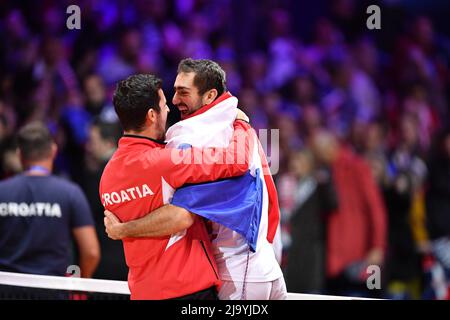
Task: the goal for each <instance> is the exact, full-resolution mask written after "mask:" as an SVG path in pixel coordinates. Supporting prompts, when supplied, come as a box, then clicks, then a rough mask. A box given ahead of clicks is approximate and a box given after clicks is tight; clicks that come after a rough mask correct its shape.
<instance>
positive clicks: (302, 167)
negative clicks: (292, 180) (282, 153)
mask: <svg viewBox="0 0 450 320" xmlns="http://www.w3.org/2000/svg"><path fill="white" fill-rule="evenodd" d="M289 169H290V171H291V172H292V174H294V175H295V176H296V177H297V178H302V177H305V176H307V175H309V174H311V172H312V169H313V159H312V155H311V154H310V153H309V152H308V151H301V152H296V153H293V154H292V156H291V160H290V162H289Z"/></svg>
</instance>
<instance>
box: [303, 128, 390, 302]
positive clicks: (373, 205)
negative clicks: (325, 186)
mask: <svg viewBox="0 0 450 320" xmlns="http://www.w3.org/2000/svg"><path fill="white" fill-rule="evenodd" d="M310 144H311V147H312V150H313V152H314V154H315V156H316V157H317V159H318V160H319V161H320V162H321V163H323V164H324V165H327V166H329V167H330V169H331V177H332V181H333V184H334V187H335V188H336V193H337V203H338V207H337V210H335V211H334V212H332V213H330V215H329V217H328V221H327V222H328V227H327V243H328V245H327V276H328V280H329V282H328V290H329V293H331V294H338V295H352V294H364V295H369V291H368V289H367V287H366V282H365V280H366V279H365V278H360V277H361V276H367V274H366V273H365V271H366V267H367V266H369V265H377V266H379V267H381V266H382V264H383V260H384V253H385V248H386V213H385V209H384V204H383V202H382V199H381V196H380V193H379V190H378V188H377V186H376V184H375V181H374V179H373V176H372V173H371V170H370V167H369V166H368V165H367V164H366V163H365V161H364V160H363V159H361V158H360V157H359V156H357V155H356V154H354V153H353V152H352V151H351V150H350V149H349V148H348V147H345V146H341V145H339V143H338V142H337V139H336V138H335V137H334V136H333V135H332V134H330V133H329V132H326V131H324V130H322V131H318V132H315V133H314V135H313V136H312V137H311V139H310Z"/></svg>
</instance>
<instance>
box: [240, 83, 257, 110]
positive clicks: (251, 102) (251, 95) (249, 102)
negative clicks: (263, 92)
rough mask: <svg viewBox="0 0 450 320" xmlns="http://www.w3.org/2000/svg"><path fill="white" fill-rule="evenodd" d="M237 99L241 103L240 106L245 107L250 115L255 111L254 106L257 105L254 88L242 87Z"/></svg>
mask: <svg viewBox="0 0 450 320" xmlns="http://www.w3.org/2000/svg"><path fill="white" fill-rule="evenodd" d="M239 101H240V102H241V103H242V108H245V111H246V112H248V113H249V114H250V115H251V114H253V113H254V112H256V108H257V107H258V97H257V95H256V92H255V90H253V89H249V88H247V89H243V90H242V91H241V94H240V98H239Z"/></svg>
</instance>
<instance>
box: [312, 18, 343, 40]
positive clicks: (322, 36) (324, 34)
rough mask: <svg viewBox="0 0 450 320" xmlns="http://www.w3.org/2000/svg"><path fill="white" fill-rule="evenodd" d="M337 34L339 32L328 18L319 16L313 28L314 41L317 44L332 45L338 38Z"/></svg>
mask: <svg viewBox="0 0 450 320" xmlns="http://www.w3.org/2000/svg"><path fill="white" fill-rule="evenodd" d="M339 36H340V35H339V32H338V31H337V30H336V28H335V27H334V26H333V25H332V24H331V22H330V21H329V20H327V19H325V18H321V19H319V20H318V21H317V24H316V29H315V41H316V43H317V44H320V45H322V46H330V45H333V44H335V43H336V42H337V41H338V40H339Z"/></svg>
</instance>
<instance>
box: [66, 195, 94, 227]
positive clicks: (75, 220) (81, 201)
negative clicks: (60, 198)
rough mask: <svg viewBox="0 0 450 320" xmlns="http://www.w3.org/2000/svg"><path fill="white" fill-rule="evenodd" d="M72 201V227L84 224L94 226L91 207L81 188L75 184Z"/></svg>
mask: <svg viewBox="0 0 450 320" xmlns="http://www.w3.org/2000/svg"><path fill="white" fill-rule="evenodd" d="M70 200H71V202H70V227H71V228H72V229H73V228H78V227H84V226H93V225H94V218H93V217H92V212H91V208H90V207H89V203H88V201H87V199H86V196H85V195H84V193H83V191H81V188H80V187H78V186H74V187H73V188H72V192H71V199H70Z"/></svg>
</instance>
